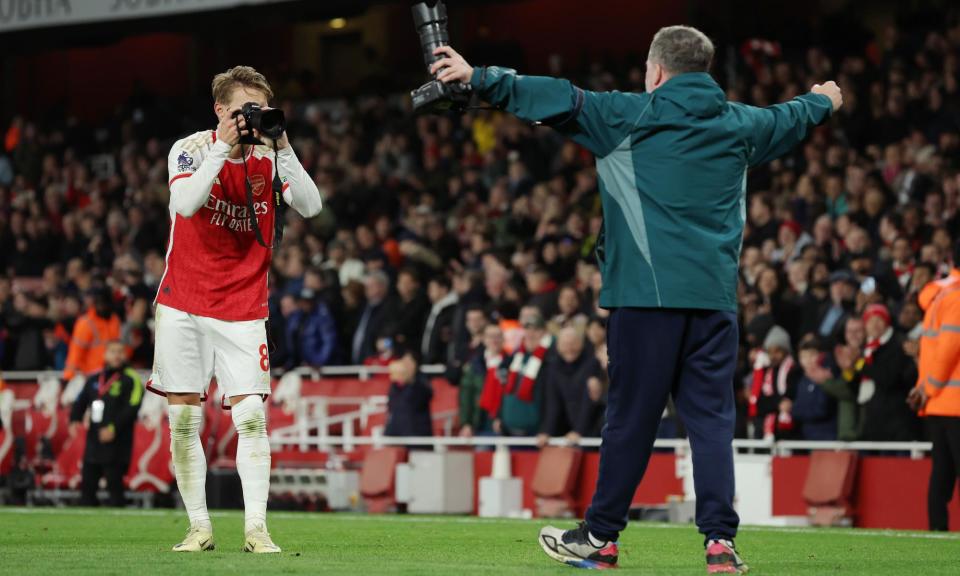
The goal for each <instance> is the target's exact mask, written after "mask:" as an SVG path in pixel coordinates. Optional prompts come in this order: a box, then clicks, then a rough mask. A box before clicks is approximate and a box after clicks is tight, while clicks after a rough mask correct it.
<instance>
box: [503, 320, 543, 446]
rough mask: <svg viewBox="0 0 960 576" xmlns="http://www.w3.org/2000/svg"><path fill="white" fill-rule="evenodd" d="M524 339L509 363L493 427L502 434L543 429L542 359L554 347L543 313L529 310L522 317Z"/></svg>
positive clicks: (523, 433) (507, 434)
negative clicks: (541, 423)
mask: <svg viewBox="0 0 960 576" xmlns="http://www.w3.org/2000/svg"><path fill="white" fill-rule="evenodd" d="M521 327H522V329H523V339H522V341H521V343H520V347H519V348H518V349H517V351H516V352H514V353H513V356H512V357H511V359H510V362H509V370H508V373H507V382H506V385H505V387H504V394H503V401H502V402H501V404H500V411H499V415H498V418H497V419H496V420H495V421H494V423H493V430H494V432H496V433H497V434H500V435H503V436H533V435H535V434H536V433H537V432H538V431H539V429H540V413H541V409H542V406H543V394H544V390H543V389H544V386H545V384H544V378H543V371H542V370H541V368H542V367H543V361H544V359H545V358H546V357H547V353H548V352H549V351H550V349H551V347H552V346H553V337H552V336H550V334H549V333H548V332H547V329H546V328H547V327H546V324H545V323H544V321H543V316H542V315H540V313H539V312H536V311H530V312H528V313H527V314H526V316H525V317H523V318H521Z"/></svg>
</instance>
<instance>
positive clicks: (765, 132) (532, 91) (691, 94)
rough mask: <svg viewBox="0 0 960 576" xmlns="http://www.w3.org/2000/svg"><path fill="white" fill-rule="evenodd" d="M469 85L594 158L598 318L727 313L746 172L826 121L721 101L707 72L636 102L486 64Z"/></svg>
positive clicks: (821, 106)
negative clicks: (651, 311)
mask: <svg viewBox="0 0 960 576" xmlns="http://www.w3.org/2000/svg"><path fill="white" fill-rule="evenodd" d="M471 84H472V86H473V88H474V90H476V91H478V92H479V94H480V96H481V97H482V98H483V99H484V100H486V101H487V102H489V103H490V104H492V105H494V106H496V107H498V108H501V109H503V110H505V111H507V112H510V113H511V114H514V115H516V116H518V117H520V118H522V119H525V120H530V121H537V122H542V123H543V124H545V125H549V126H552V127H553V128H555V129H557V130H558V131H560V132H561V133H563V134H565V135H567V136H569V137H570V138H572V139H573V140H574V141H575V142H577V143H579V144H581V145H583V146H585V147H586V148H587V149H589V150H590V151H591V152H592V153H593V154H594V155H595V156H596V159H597V174H598V176H599V183H600V194H601V200H602V204H603V215H604V234H603V240H602V241H601V242H599V243H598V246H597V253H598V259H599V261H600V268H601V272H602V274H603V288H602V290H601V292H600V305H601V306H603V307H605V308H617V307H627V306H629V307H640V308H695V309H705V310H725V311H736V309H737V269H738V267H739V259H740V248H741V244H742V239H743V224H744V222H745V219H746V183H747V169H748V168H750V167H751V166H756V165H757V164H762V163H764V162H769V161H770V160H773V159H775V158H777V157H779V156H781V155H783V154H785V153H787V152H789V151H790V150H791V149H792V148H793V147H795V146H796V145H797V144H798V143H799V142H800V141H801V140H803V139H804V137H806V136H807V134H808V133H809V132H810V129H811V128H812V127H814V126H816V125H817V124H819V123H821V122H823V121H824V120H826V119H827V118H828V117H829V116H830V114H831V113H832V111H833V107H832V105H831V102H830V99H829V98H828V97H826V96H823V95H819V94H805V95H803V96H798V97H796V98H794V99H793V100H791V101H789V102H786V103H783V104H778V105H776V106H770V107H767V108H756V107H753V106H746V105H744V104H739V103H736V102H728V101H727V99H726V96H725V94H724V92H723V90H722V89H721V88H720V86H718V85H717V83H716V82H715V81H714V80H713V78H712V77H711V76H710V75H709V74H706V73H688V74H679V75H677V76H675V77H673V78H671V79H669V80H668V81H667V82H665V83H664V84H662V85H661V86H660V87H659V88H657V89H656V90H655V91H653V92H651V93H643V94H634V93H623V92H590V91H587V90H581V89H580V88H577V87H576V86H574V85H573V84H571V83H570V82H569V81H567V80H561V79H557V78H546V77H540V76H522V75H519V74H517V73H516V72H515V71H513V70H510V69H506V68H498V67H494V66H490V67H485V68H475V69H474V73H473V77H472V79H471Z"/></svg>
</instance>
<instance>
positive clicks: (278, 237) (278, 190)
mask: <svg viewBox="0 0 960 576" xmlns="http://www.w3.org/2000/svg"><path fill="white" fill-rule="evenodd" d="M239 126H240V119H239V118H237V127H238V128H239ZM240 157H241V158H243V181H244V183H245V185H246V189H247V215H248V216H249V218H250V225H251V227H252V228H253V233H254V234H256V236H257V242H258V243H259V244H260V245H261V246H263V247H264V248H277V247H278V246H280V242H281V241H282V240H283V221H284V213H285V212H286V211H285V210H284V208H285V206H284V203H283V182H282V181H281V180H280V156H279V150H278V148H277V140H276V139H274V140H273V181H272V182H271V183H270V191H271V194H272V198H271V200H272V201H273V208H274V210H273V244H272V245H270V244H267V243H266V242H265V241H264V239H263V233H262V232H260V223H259V222H257V213H256V211H255V209H254V205H253V185H252V184H251V183H250V174H249V173H248V171H247V154H246V150H244V147H243V142H241V143H240Z"/></svg>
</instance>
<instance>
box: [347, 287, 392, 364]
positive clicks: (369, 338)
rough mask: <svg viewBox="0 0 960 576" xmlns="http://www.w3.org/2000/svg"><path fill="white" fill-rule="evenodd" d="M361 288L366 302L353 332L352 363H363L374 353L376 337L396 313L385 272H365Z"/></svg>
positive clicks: (383, 330) (383, 332) (382, 332)
mask: <svg viewBox="0 0 960 576" xmlns="http://www.w3.org/2000/svg"><path fill="white" fill-rule="evenodd" d="M363 288H364V294H365V296H366V299H367V302H366V304H365V305H364V306H363V310H362V312H361V313H360V318H359V321H358V323H357V328H356V332H354V334H353V339H352V342H353V345H352V347H351V353H350V360H351V362H352V363H353V364H363V361H364V360H366V359H367V358H368V357H370V356H373V355H374V353H375V352H376V350H375V345H376V341H377V338H378V337H380V336H381V335H383V334H385V330H386V329H387V327H388V326H389V323H390V322H391V321H393V320H394V319H395V318H396V315H397V305H396V303H395V302H394V300H393V297H392V296H391V295H390V278H389V277H388V276H387V274H386V272H383V271H382V270H376V271H374V272H371V273H369V274H367V276H366V277H365V278H364V281H363Z"/></svg>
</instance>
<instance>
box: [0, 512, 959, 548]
mask: <svg viewBox="0 0 960 576" xmlns="http://www.w3.org/2000/svg"><path fill="white" fill-rule="evenodd" d="M179 513H180V511H179V510H78V509H75V508H17V507H10V508H0V516H2V515H3V514H28V515H29V514H38V515H41V514H49V515H56V514H64V515H70V516H103V515H108V516H178V515H179ZM210 516H211V517H212V518H229V517H231V516H243V511H242V510H211V511H210ZM270 518H280V519H284V520H311V521H315V520H325V521H331V520H333V521H337V522H353V521H359V522H396V523H400V524H404V523H412V524H416V523H428V524H503V523H510V524H534V525H536V524H540V523H543V522H548V521H550V519H536V518H534V519H532V520H526V519H522V518H476V517H473V516H467V517H451V518H443V517H437V516H363V515H357V514H338V513H317V512H268V513H267V519H268V520H269V519H270ZM692 526H693V525H692V524H665V523H658V522H650V523H646V522H632V523H631V524H630V525H629V526H628V527H627V529H628V530H629V529H631V528H655V529H660V530H690V529H691V528H692ZM741 532H747V533H748V534H749V533H750V532H775V533H780V534H842V535H844V536H859V537H871V538H877V537H889V538H913V539H918V540H955V541H960V534H953V533H932V532H911V531H902V532H901V531H898V530H875V529H862V528H854V529H837V528H822V529H820V528H802V527H798V528H780V527H776V526H742V527H741Z"/></svg>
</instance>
